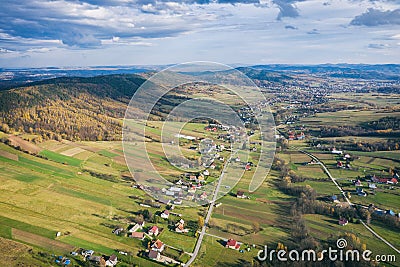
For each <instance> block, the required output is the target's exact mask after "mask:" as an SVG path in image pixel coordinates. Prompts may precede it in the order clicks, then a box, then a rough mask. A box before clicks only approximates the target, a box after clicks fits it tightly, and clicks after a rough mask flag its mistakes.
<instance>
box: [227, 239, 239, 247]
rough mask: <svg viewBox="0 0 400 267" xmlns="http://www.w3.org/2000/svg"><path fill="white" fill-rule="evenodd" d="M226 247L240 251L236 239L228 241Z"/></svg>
mask: <svg viewBox="0 0 400 267" xmlns="http://www.w3.org/2000/svg"><path fill="white" fill-rule="evenodd" d="M225 247H227V248H230V249H239V248H240V244H239V243H238V242H237V241H236V240H235V239H228V241H226V245H225Z"/></svg>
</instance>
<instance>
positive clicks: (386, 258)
mask: <svg viewBox="0 0 400 267" xmlns="http://www.w3.org/2000/svg"><path fill="white" fill-rule="evenodd" d="M346 247H347V241H346V239H344V238H340V239H338V240H337V241H336V248H332V247H328V249H324V250H322V251H320V252H317V251H315V250H313V249H307V250H302V251H298V250H295V249H293V250H290V251H286V250H283V249H281V250H269V249H268V246H264V249H263V250H259V251H258V254H257V258H258V260H260V261H270V262H272V261H274V260H278V261H281V262H287V261H292V262H299V261H305V262H318V261H327V260H328V261H331V262H334V261H341V262H343V261H345V262H346V261H353V262H359V261H368V262H370V261H376V262H396V255H374V256H373V255H372V251H371V250H368V249H366V250H364V251H359V250H357V249H347V250H346Z"/></svg>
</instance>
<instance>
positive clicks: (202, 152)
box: [123, 62, 276, 206]
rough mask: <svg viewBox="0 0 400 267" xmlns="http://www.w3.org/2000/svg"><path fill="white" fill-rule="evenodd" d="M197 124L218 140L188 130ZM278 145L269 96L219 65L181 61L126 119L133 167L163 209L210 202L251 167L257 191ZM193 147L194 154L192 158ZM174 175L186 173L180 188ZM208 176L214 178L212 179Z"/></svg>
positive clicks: (157, 78) (141, 95) (139, 93)
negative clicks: (213, 132)
mask: <svg viewBox="0 0 400 267" xmlns="http://www.w3.org/2000/svg"><path fill="white" fill-rule="evenodd" d="M221 92H222V93H221ZM200 120H201V121H203V122H205V121H208V122H209V125H208V126H207V127H209V128H208V129H209V130H211V131H214V129H215V131H216V132H217V133H218V135H216V134H214V135H212V134H208V135H206V134H205V132H201V131H205V129H204V126H205V125H204V124H203V126H202V127H203V129H193V128H191V129H190V130H188V129H187V128H186V129H185V127H186V126H187V124H188V123H190V122H196V121H200ZM189 128H190V127H189ZM249 133H250V134H249ZM255 134H256V135H257V138H256V139H255V138H254V136H253V137H251V136H252V135H255ZM251 138H252V139H251ZM275 147H276V141H275V123H274V118H273V115H272V113H271V110H270V109H269V106H268V101H267V99H266V98H265V95H264V94H263V93H262V92H261V90H260V89H259V88H258V87H257V86H256V85H255V84H254V82H253V81H252V80H251V79H250V78H249V77H247V76H246V75H245V74H243V73H242V72H240V71H238V70H237V69H234V68H232V67H229V66H226V65H223V64H219V63H212V62H190V63H184V64H179V65H176V66H172V67H169V68H167V69H165V70H162V71H160V72H158V73H156V74H154V75H153V76H151V77H150V78H148V79H147V80H146V81H145V82H144V83H143V84H142V85H141V86H140V87H139V88H138V89H137V90H136V92H135V94H134V95H133V97H132V99H131V101H130V103H129V105H128V107H127V109H126V113H125V117H124V125H123V150H124V156H125V159H126V163H127V165H128V168H129V170H130V172H131V174H132V176H133V178H134V180H135V181H136V182H137V184H138V185H140V187H141V188H142V189H143V190H144V191H146V192H147V193H148V194H149V195H150V196H152V197H153V198H154V199H156V200H158V201H160V202H162V203H169V202H171V203H179V204H180V205H185V206H197V205H203V204H206V203H212V202H214V201H215V200H217V199H219V198H221V197H223V196H224V195H226V194H228V193H229V191H230V190H231V189H232V188H234V186H235V185H236V184H237V183H238V182H239V180H240V179H241V178H242V176H243V175H244V173H245V172H248V171H249V169H250V167H251V172H250V173H251V174H252V177H251V179H248V181H249V185H248V190H249V192H254V191H255V190H256V189H257V188H258V187H259V186H260V185H261V184H262V183H263V181H264V179H265V178H266V176H267V174H268V173H269V170H270V167H271V165H272V161H273V159H274V154H275ZM192 148H194V150H197V152H198V153H197V154H196V156H193V153H192V156H188V154H190V153H189V152H188V151H190V149H192ZM191 151H192V152H193V149H192V150H191ZM228 152H229V154H228ZM251 153H253V154H251ZM254 153H256V154H257V155H258V158H255V157H254ZM252 155H253V156H252ZM160 159H162V160H160ZM165 159H166V160H168V162H169V164H170V166H166V164H165ZM246 164H247V165H248V166H247V165H246ZM214 168H218V170H219V174H218V175H217V176H218V177H216V176H215V173H216V171H213V170H214ZM176 171H178V172H180V173H181V174H184V173H186V177H182V176H180V179H181V181H180V182H179V183H178V184H177V181H176V178H177V177H178V176H177V172H176ZM211 172H212V173H214V177H213V178H211V179H207V176H208V175H209V174H210V173H211ZM174 175H175V176H174ZM174 178H175V179H174ZM189 178H190V179H189Z"/></svg>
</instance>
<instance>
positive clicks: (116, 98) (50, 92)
mask: <svg viewBox="0 0 400 267" xmlns="http://www.w3.org/2000/svg"><path fill="white" fill-rule="evenodd" d="M144 81H145V79H144V78H142V77H140V76H138V75H109V76H98V77H90V78H76V77H71V78H56V79H50V80H45V81H41V82H36V83H32V84H29V85H27V86H23V87H18V88H14V89H10V90H6V91H2V92H0V117H1V128H2V130H3V131H5V132H13V131H18V132H27V133H35V134H39V135H40V136H38V137H36V138H38V139H37V140H36V141H40V139H42V138H44V139H53V138H54V139H60V138H63V139H69V140H118V139H120V138H121V126H122V120H121V118H122V117H123V116H124V113H125V109H126V105H127V103H128V102H129V99H130V98H131V96H132V95H133V94H134V92H135V91H136V90H137V88H138V87H139V86H140V85H141V84H142V83H143V82H144Z"/></svg>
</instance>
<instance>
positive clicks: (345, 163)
mask: <svg viewBox="0 0 400 267" xmlns="http://www.w3.org/2000/svg"><path fill="white" fill-rule="evenodd" d="M332 153H333V154H337V155H342V154H343V151H341V150H336V148H333V149H332ZM351 160H352V157H351V155H350V154H344V156H343V157H342V158H341V159H339V160H338V161H337V162H336V167H337V168H341V169H351V166H350V161H351Z"/></svg>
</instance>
